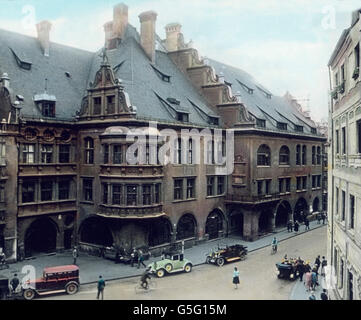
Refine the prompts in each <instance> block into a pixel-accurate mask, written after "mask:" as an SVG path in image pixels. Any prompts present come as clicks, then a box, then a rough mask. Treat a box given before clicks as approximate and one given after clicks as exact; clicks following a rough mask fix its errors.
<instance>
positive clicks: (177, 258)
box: [148, 252, 193, 278]
mask: <svg viewBox="0 0 361 320" xmlns="http://www.w3.org/2000/svg"><path fill="white" fill-rule="evenodd" d="M192 267H193V264H192V262H191V261H189V260H188V259H185V258H184V254H183V253H172V252H167V253H164V254H163V255H162V260H159V261H154V262H153V263H151V264H149V265H148V268H149V269H150V272H152V273H155V274H156V276H157V277H158V278H162V277H163V276H164V275H165V274H166V273H167V274H170V273H175V272H181V271H184V272H187V273H188V272H191V271H192Z"/></svg>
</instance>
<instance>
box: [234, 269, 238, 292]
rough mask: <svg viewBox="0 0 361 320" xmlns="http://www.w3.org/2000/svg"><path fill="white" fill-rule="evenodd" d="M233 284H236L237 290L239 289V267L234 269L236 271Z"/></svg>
mask: <svg viewBox="0 0 361 320" xmlns="http://www.w3.org/2000/svg"><path fill="white" fill-rule="evenodd" d="M233 283H234V288H235V289H237V288H238V284H239V271H238V269H237V267H234V271H233Z"/></svg>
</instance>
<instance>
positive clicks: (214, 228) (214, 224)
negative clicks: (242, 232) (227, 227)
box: [206, 209, 223, 240]
mask: <svg viewBox="0 0 361 320" xmlns="http://www.w3.org/2000/svg"><path fill="white" fill-rule="evenodd" d="M219 231H223V213H222V212H221V210H218V209H216V210H213V211H212V212H211V213H210V214H209V215H208V218H207V222H206V234H208V235H209V240H211V239H217V238H219Z"/></svg>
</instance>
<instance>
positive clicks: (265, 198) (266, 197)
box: [226, 193, 280, 203]
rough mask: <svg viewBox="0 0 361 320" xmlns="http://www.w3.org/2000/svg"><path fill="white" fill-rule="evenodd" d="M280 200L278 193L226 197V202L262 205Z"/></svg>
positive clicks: (230, 195)
mask: <svg viewBox="0 0 361 320" xmlns="http://www.w3.org/2000/svg"><path fill="white" fill-rule="evenodd" d="M277 200H280V194H279V193H272V194H261V195H234V194H229V195H227V197H226V201H231V202H237V203H263V202H272V201H277Z"/></svg>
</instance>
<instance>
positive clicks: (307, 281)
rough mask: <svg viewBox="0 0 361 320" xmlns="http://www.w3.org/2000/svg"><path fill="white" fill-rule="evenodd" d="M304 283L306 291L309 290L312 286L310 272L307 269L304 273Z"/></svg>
mask: <svg viewBox="0 0 361 320" xmlns="http://www.w3.org/2000/svg"><path fill="white" fill-rule="evenodd" d="M305 285H306V291H307V292H309V291H310V290H311V286H312V274H311V272H310V271H307V272H306V274H305Z"/></svg>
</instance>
